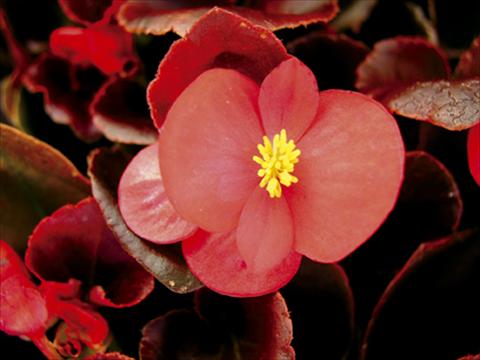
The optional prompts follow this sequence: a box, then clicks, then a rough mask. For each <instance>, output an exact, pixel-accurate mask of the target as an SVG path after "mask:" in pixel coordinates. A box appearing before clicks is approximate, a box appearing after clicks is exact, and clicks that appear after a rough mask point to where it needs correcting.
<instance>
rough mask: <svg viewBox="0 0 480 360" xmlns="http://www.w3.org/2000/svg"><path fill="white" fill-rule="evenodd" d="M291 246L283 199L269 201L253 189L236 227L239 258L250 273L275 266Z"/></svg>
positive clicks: (290, 225)
mask: <svg viewBox="0 0 480 360" xmlns="http://www.w3.org/2000/svg"><path fill="white" fill-rule="evenodd" d="M292 245H293V222H292V217H291V214H290V209H289V208H288V204H287V201H286V200H285V197H281V198H274V199H272V198H270V197H269V195H268V193H267V191H265V189H262V188H260V187H259V186H257V188H256V189H255V190H254V191H253V193H252V195H251V196H250V198H249V199H248V201H247V203H246V204H245V207H244V208H243V211H242V214H241V215H240V221H239V223H238V228H237V246H238V251H239V252H240V255H241V256H242V257H243V259H244V260H245V262H246V263H247V267H251V268H252V270H253V271H267V270H271V269H272V268H274V267H275V266H277V265H279V264H280V263H281V262H282V261H283V260H284V259H285V258H286V257H287V256H288V254H289V253H290V251H291V249H292Z"/></svg>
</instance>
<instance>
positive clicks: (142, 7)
mask: <svg viewBox="0 0 480 360" xmlns="http://www.w3.org/2000/svg"><path fill="white" fill-rule="evenodd" d="M231 2H232V1H224V3H225V4H226V5H228V3H231ZM221 3H222V2H221V1H201V2H199V1H190V2H188V1H187V2H184V3H183V4H182V3H179V4H175V5H172V3H171V2H168V1H148V0H147V1H138V0H135V1H129V2H127V3H126V4H125V5H123V6H122V7H121V8H120V10H119V13H118V21H119V23H120V25H122V26H123V27H125V29H126V30H127V31H129V32H132V33H136V34H153V35H164V34H166V33H168V32H169V31H173V32H175V33H176V34H178V35H180V36H185V35H186V34H187V33H188V32H189V30H190V29H191V28H192V26H194V24H195V22H196V21H197V20H198V19H199V18H201V17H202V16H203V15H205V14H206V13H207V12H208V11H209V10H211V8H212V7H211V6H212V5H218V6H220V5H222V4H221ZM182 5H183V6H182ZM224 8H225V10H228V11H229V12H232V13H235V14H237V15H240V16H242V17H244V18H245V19H247V20H248V21H250V22H251V23H253V24H255V25H259V26H262V27H264V28H267V29H269V30H271V31H275V30H279V29H284V28H296V27H298V26H302V25H303V26H307V25H309V24H313V23H318V22H328V21H330V20H331V19H333V18H334V17H335V15H336V14H337V13H338V11H339V7H338V4H337V1H336V0H321V1H318V0H317V1H315V2H312V1H310V0H274V1H270V0H260V1H257V3H256V4H254V8H252V9H248V8H241V7H234V6H225V7H224Z"/></svg>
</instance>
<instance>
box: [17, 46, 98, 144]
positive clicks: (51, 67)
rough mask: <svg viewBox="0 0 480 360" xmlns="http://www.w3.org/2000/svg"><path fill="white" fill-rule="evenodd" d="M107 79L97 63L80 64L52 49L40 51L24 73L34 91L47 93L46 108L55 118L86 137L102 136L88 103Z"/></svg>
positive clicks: (91, 139)
mask: <svg viewBox="0 0 480 360" xmlns="http://www.w3.org/2000/svg"><path fill="white" fill-rule="evenodd" d="M104 80H105V78H104V77H103V76H102V75H101V74H100V73H99V72H98V71H97V70H96V69H95V68H94V67H77V66H75V65H73V64H70V63H69V62H68V61H66V60H63V59H61V58H59V57H56V56H53V55H50V54H49V53H44V54H42V55H40V57H38V58H37V59H36V60H35V61H34V62H33V63H32V64H31V65H30V67H29V68H28V69H27V71H26V73H25V75H24V77H23V82H24V85H25V86H26V88H27V89H28V90H29V91H30V92H35V93H36V92H40V93H42V94H43V96H44V103H45V111H46V113H47V114H48V115H49V116H50V117H51V118H52V120H53V121H55V122H57V123H59V124H65V125H70V127H71V128H72V130H73V131H74V132H75V134H76V135H77V136H78V137H80V138H81V139H83V140H85V141H93V140H96V139H98V138H99V137H100V136H101V133H100V131H99V130H98V129H97V128H96V127H95V126H94V124H93V122H92V118H91V116H90V114H89V112H88V107H89V105H90V102H91V101H92V99H93V97H94V95H95V92H96V91H97V90H98V89H99V88H100V86H101V84H102V83H103V82H104Z"/></svg>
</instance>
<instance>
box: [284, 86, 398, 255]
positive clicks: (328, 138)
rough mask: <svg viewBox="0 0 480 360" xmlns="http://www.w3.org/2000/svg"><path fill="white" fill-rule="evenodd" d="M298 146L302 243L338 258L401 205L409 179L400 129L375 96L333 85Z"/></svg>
mask: <svg viewBox="0 0 480 360" xmlns="http://www.w3.org/2000/svg"><path fill="white" fill-rule="evenodd" d="M298 147H299V149H301V151H302V154H301V155H300V162H299V163H298V164H297V165H296V168H295V175H296V176H297V177H298V178H299V182H298V184H295V185H294V186H292V187H291V188H289V189H288V190H290V192H289V193H288V196H289V204H290V207H291V210H292V214H293V217H294V223H295V249H296V250H297V251H298V252H300V253H302V254H304V255H306V256H308V257H310V258H312V259H314V260H317V261H322V262H334V261H338V260H340V259H342V258H343V257H345V256H346V255H348V254H349V253H351V252H352V251H353V250H354V249H355V248H357V247H358V246H360V245H361V244H362V243H363V242H364V241H366V240H367V239H368V237H370V236H371V235H372V234H373V233H374V232H375V230H376V229H377V228H378V226H379V225H380V224H381V223H382V222H383V220H384V219H385V217H386V216H387V215H388V213H389V212H390V210H391V209H392V207H393V205H394V203H395V200H396V197H397V194H398V191H399V189H400V185H401V181H402V177H403V162H404V147H403V143H402V138H401V136H400V132H399V130H398V127H397V125H396V123H395V120H394V119H393V117H392V116H391V115H390V114H389V113H388V112H387V111H386V110H385V108H383V106H381V105H380V104H379V103H377V102H376V101H374V100H372V99H370V98H367V97H366V96H363V95H361V94H357V93H353V92H348V91H340V90H331V91H325V92H322V93H320V103H319V107H318V113H317V118H316V122H315V124H314V125H313V126H312V128H310V129H309V130H308V132H307V133H306V134H305V136H304V137H303V138H302V139H301V141H300V142H299V143H298Z"/></svg>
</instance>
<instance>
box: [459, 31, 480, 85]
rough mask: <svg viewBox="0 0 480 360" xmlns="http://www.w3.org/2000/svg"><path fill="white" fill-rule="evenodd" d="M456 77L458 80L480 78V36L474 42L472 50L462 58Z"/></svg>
mask: <svg viewBox="0 0 480 360" xmlns="http://www.w3.org/2000/svg"><path fill="white" fill-rule="evenodd" d="M455 76H456V77H457V78H468V77H473V76H480V36H479V37H477V38H476V39H475V40H473V42H472V46H471V47H470V49H468V50H467V51H465V52H464V53H463V54H462V55H461V56H460V60H459V62H458V64H457V67H456V68H455Z"/></svg>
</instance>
